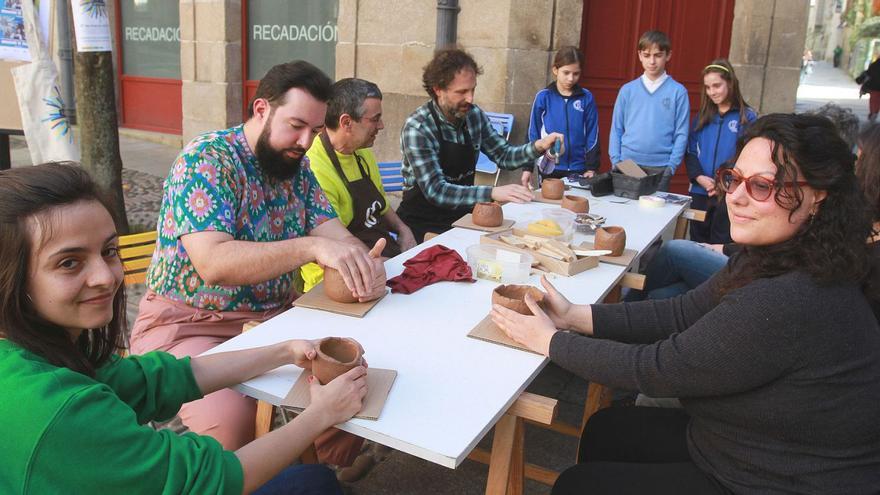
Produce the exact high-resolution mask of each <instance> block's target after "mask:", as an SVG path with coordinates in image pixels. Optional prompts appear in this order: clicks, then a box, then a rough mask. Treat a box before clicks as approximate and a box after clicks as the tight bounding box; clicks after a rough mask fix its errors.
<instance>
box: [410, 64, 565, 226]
mask: <svg viewBox="0 0 880 495" xmlns="http://www.w3.org/2000/svg"><path fill="white" fill-rule="evenodd" d="M481 73H482V69H480V67H478V66H477V62H476V61H475V60H474V59H473V57H471V56H470V54H468V53H467V52H465V51H464V50H461V49H458V48H448V49H444V50H439V51H437V52H436V53H435V54H434V58H432V59H431V61H430V62H429V63H428V65H426V66H425V68H424V71H423V73H422V84H423V86H424V88H425V91H426V92H427V93H428V95H429V96H430V97H431V100H430V101H428V102H427V103H425V104H424V105H422V106H420V107H419V108H417V109H416V111H415V112H413V113H412V115H410V116H409V117H408V118H407V119H406V122H404V124H403V129H401V131H400V151H401V154H402V155H403V163H402V165H401V169H400V172H401V174H402V175H403V181H404V186H403V201H401V203H400V208H398V209H397V214H398V215H399V216H400V218H401V219H402V220H403V221H404V223H406V224H407V225H408V226H409V228H410V229H412V231H413V233H414V234H415V237H416V241H418V242H422V240H423V239H424V237H425V234H426V233H428V232H433V233H437V234H439V233H442V232H445V231H447V230H449V229H451V228H452V223H453V222H455V221H456V220H458V219H459V218H461V217H462V216H464V215H466V214H468V213H470V212H471V210H472V209H473V207H474V205H475V204H477V203H480V202H484V201H505V202H507V201H512V202H515V203H527V202H529V201H531V200H532V198H533V196H532V191H530V190H529V189H528V188H527V187H525V186H523V185H520V184H507V185H504V186H494V187H493V186H475V185H474V172H475V170H476V165H477V157H478V155H479V152H480V151H482V152H483V153H485V154H486V156H488V157H489V158H490V159H491V160H492V161H493V162H495V163H496V164H498V166H499V167H500V168H503V169H511V170H512V169H517V168H523V167H528V166H531V164H532V163H533V162H534V160H535V159H536V158H537V157H538V156H540V155H542V154H543V153H545V152H546V151H548V150H550V149H551V146H553V143H555V142H556V141H562V134H559V133H556V132H554V133H550V134H549V135H547V136H546V137H544V138H542V139H539V140H537V141H534V142H530V143H526V144H523V145H520V146H512V145H510V144H509V143H508V142H507V140H505V139H504V138H503V137H501V136H500V135H499V134H498V133H497V132H495V129H493V128H492V125H491V124H490V123H489V118H488V117H486V114H485V113H483V110H482V109H480V107H478V106H477V105H474V91H475V90H476V88H477V76H478V75H479V74H481Z"/></svg>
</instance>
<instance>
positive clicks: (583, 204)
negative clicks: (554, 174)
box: [562, 194, 590, 213]
mask: <svg viewBox="0 0 880 495" xmlns="http://www.w3.org/2000/svg"><path fill="white" fill-rule="evenodd" d="M562 207H563V208H565V209H567V210H571V211H573V212H575V213H589V212H590V201H589V200H588V199H587V198H585V197H583V196H575V195H572V194H566V195H565V196H564V197H563V198H562Z"/></svg>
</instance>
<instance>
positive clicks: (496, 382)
mask: <svg viewBox="0 0 880 495" xmlns="http://www.w3.org/2000/svg"><path fill="white" fill-rule="evenodd" d="M576 193H579V194H585V193H586V191H583V192H576ZM619 199H620V198H616V197H614V196H607V197H603V198H598V199H597V198H592V197H591V205H590V211H591V212H595V213H599V214H601V215H603V216H605V217H606V218H607V222H606V225H621V226H623V227H624V228H625V229H626V231H627V247H628V248H632V249H637V250H639V252H641V251H642V250H643V249H644V248H645V247H646V246H648V245H650V243H651V242H653V240H654V239H656V238H657V237H659V236H660V235H661V234H662V233H663V231H664V230H668V229H669V227H670V225H674V223H675V220H676V218H677V217H678V215H679V213H680V211H681V210H682V209H683V208H684V206H677V205H666V206H664V207H662V208H643V207H639V205H638V201H629V203H628V204H617V203H613V202H612V201H614V200H619ZM550 207H553V206H552V205H546V204H542V203H530V204H525V205H517V204H508V205H505V206H504V214H505V218H515V219H516V218H524V217H528V216H529V215H536V214H537V215H540V211H541V210H542V209H544V208H550ZM480 235H482V233H481V232H478V231H472V230H466V229H458V228H456V229H452V230H450V231H448V232H446V233H444V234H442V235H440V236H438V237H436V238H434V239H432V240H431V241H428V242H427V243H425V244H422V245H419V246H416V247H415V248H413V249H412V250H410V251H407V252H405V253H403V254H401V255H400V256H397V257H396V258H393V259H391V260H388V261H387V262H386V264H385V267H386V271H387V273H388V277H389V278H390V277H393V276H396V275H398V274H400V273H401V272H402V271H403V262H404V261H406V260H407V259H409V258H411V257H412V256H414V255H415V254H417V253H418V252H420V251H421V250H423V249H425V247H427V246H429V245H434V244H443V245H444V246H447V247H449V248H452V249H455V250H457V251H458V252H459V253H460V254H461V255H462V257H463V258H465V259H466V255H465V249H466V248H467V247H468V246H470V245H472V244H477V243H479V237H480ZM577 237H581V236H580V234H579V235H578V236H577ZM575 240H576V241H577V240H578V239H577V238H576V239H575ZM625 271H626V268H625V267H621V266H616V265H611V264H606V263H600V264H599V266H598V267H597V268H593V269H591V270H587V271H586V272H583V273H581V274H578V275H576V276H574V277H563V276H556V277H553V283H554V284H555V285H556V287H557V288H558V289H559V290H560V291H561V292H562V293H563V294H564V295H565V296H566V297H568V298H569V299H571V300H572V301H573V302H575V303H594V302H597V301H600V300H602V299H603V297H604V296H605V294H606V293H607V292H608V291H609V290H610V289H611V288H613V287H614V286H615V285H616V284H617V281H618V280H619V279H620V277H622V276H623V274H624V272H625ZM529 283H530V284H533V285H537V286H540V282H539V281H538V277H537V276H532V277H531V278H530V279H529ZM496 285H497V284H496V283H494V282H489V281H484V280H478V281H477V282H476V283H473V284H471V283H463V282H457V283H454V282H441V283H437V284H434V285H430V286H428V287H425V288H423V289H421V290H419V291H417V292H415V293H413V294H409V295H403V294H389V295H387V296H386V297H385V298H384V299H382V301H380V302H379V304H377V305H376V307H374V308H373V309H372V310H371V311H370V312H369V313H367V315H366V316H365V317H364V318H362V319H361V318H352V317H348V316H342V315H337V314H334V313H329V312H325V311H319V310H313V309H306V308H298V307H295V308H292V309H290V310H288V311H286V312H284V313H282V314H281V315H278V316H276V317H275V318H273V319H271V320H269V321H267V322H266V323H263V324H261V325H260V326H258V327H257V328H255V329H253V330H251V331H250V332H247V333H244V334H242V335H240V336H238V337H235V338H233V339H231V340H229V341H227V342H225V343H224V344H222V345H220V346H217V347H216V348H214V349H212V350H211V351H209V352H211V353H214V352H223V351H230V350H235V349H245V348H250V347H256V346H260V345H267V344H271V343H275V342H279V341H282V340H286V339H291V338H302V339H313V338H320V337H326V336H342V337H352V338H354V339H356V340H357V341H359V342H360V343H361V344H362V345H363V347H364V349H365V350H366V354H365V358H366V359H367V361H368V362H369V363H370V366H371V367H375V368H388V369H394V370H396V371H397V373H398V375H397V380H396V381H395V383H394V386H393V387H392V389H391V392H390V394H389V396H388V400H387V402H386V404H385V407H384V409H383V410H382V414H381V416H380V418H379V419H378V420H377V421H370V420H362V419H352V420H350V421H347V422H346V423H343V424H341V425H339V426H338V427H339V428H340V429H342V430H345V431H349V432H351V433H354V434H356V435H359V436H362V437H364V438H367V439H370V440H373V441H376V442H379V443H382V444H384V445H387V446H389V447H392V448H395V449H397V450H401V451H403V452H407V453H409V454H412V455H415V456H418V457H421V458H423V459H426V460H429V461H432V462H435V463H437V464H440V465H443V466H446V467H450V468H455V467H457V466H458V465H459V464H460V463H461V462H462V461H463V460H464V459H465V458H466V457H467V455H468V453H470V451H471V450H472V449H473V447H474V446H475V445H476V444H477V443H478V442H479V441H480V439H482V437H483V436H484V435H485V434H486V433H487V432H488V431H489V429H490V428H492V426H494V424H495V423H496V422H497V421H498V419H499V418H500V417H501V416H502V415H503V414H504V412H505V411H506V410H507V409H508V408H509V407H510V405H511V404H512V403H513V402H514V401H515V400H516V398H517V397H518V396H519V394H520V393H521V392H522V391H523V390H525V388H526V387H527V386H528V385H529V383H531V381H532V380H533V379H534V378H535V376H537V374H538V373H539V372H540V371H541V369H542V368H543V367H544V365H545V364H546V362H547V361H546V359H545V358H543V357H542V356H538V355H536V354H532V353H528V352H524V351H520V350H516V349H511V348H507V347H504V346H501V345H497V344H492V343H488V342H483V341H480V340H476V339H472V338H468V337H467V334H468V332H470V330H471V329H472V328H473V327H474V326H475V325H476V324H477V323H478V322H479V321H480V320H482V319H483V318H484V317H485V316H486V315H487V314H488V312H489V309H490V297H491V292H492V290H493V289H494V288H495V287H496ZM300 373H301V370H300V369H299V368H297V367H295V366H285V367H282V368H279V369H277V370H274V371H272V372H270V373H267V374H266V375H263V376H260V377H257V378H255V379H253V380H250V381H248V382H245V383H243V384H241V385H239V386H238V387H237V389H238V390H239V391H241V392H242V393H245V394H247V395H249V396H252V397H255V398H258V399H261V400H265V401H267V402H270V403H274V404H278V403H280V401H281V400H282V399H283V398H284V397H285V396H286V395H287V393H288V391H289V390H290V388H291V387H292V386H293V383H294V382H295V381H296V380H297V378H298V377H299V375H300Z"/></svg>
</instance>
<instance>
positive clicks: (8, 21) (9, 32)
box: [0, 0, 52, 62]
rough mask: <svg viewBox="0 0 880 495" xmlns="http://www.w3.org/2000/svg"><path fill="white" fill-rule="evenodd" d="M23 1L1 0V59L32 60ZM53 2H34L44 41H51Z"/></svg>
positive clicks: (45, 0) (48, 0) (49, 0)
mask: <svg viewBox="0 0 880 495" xmlns="http://www.w3.org/2000/svg"><path fill="white" fill-rule="evenodd" d="M21 2H22V0H0V59H2V60H19V61H23V62H29V61H30V60H31V54H30V51H29V50H28V44H27V39H26V38H27V37H26V36H25V32H24V19H23V18H22V7H21ZM51 4H52V2H51V0H44V1H42V2H40V1H35V2H34V8H35V10H36V11H37V16H38V18H39V25H40V36H41V37H42V38H43V43H48V42H49V41H48V40H49V7H50V6H51Z"/></svg>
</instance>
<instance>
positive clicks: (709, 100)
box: [684, 58, 757, 242]
mask: <svg viewBox="0 0 880 495" xmlns="http://www.w3.org/2000/svg"><path fill="white" fill-rule="evenodd" d="M756 118H757V114H755V112H754V110H752V109H751V107H749V106H748V104H746V102H745V101H744V100H743V97H742V93H741V92H740V89H739V81H738V80H737V79H736V74H735V73H734V72H733V67H732V66H731V65H730V62H728V61H727V60H726V59H723V58H719V59H715V60H713V61H712V63H711V64H709V65H707V66H706V67H705V68H704V69H703V92H702V94H701V96H700V112H699V113H698V114H697V116H696V117H694V121H693V123H692V124H691V131H690V136H688V147H687V152H686V153H685V156H684V163H685V166H686V167H687V172H688V178H689V179H690V181H691V188H690V193H691V197H692V198H693V199H692V201H691V207H692V208H694V209H697V210H705V211H706V221H704V222H691V240H693V241H696V242H709V232H710V230H711V228H712V222H711V220H712V218H713V216H714V213H715V208H716V206H717V205H718V196H717V194H716V192H715V173H716V172H717V171H718V168H719V167H721V166H722V165H723V164H724V163H725V162H727V161H728V160H729V159H731V158H733V156H734V154H735V153H736V139H737V138H738V137H739V135H740V133H741V132H742V131H743V128H744V127H745V126H746V125H748V123H749V122H751V121H753V120H755V119H756Z"/></svg>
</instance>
